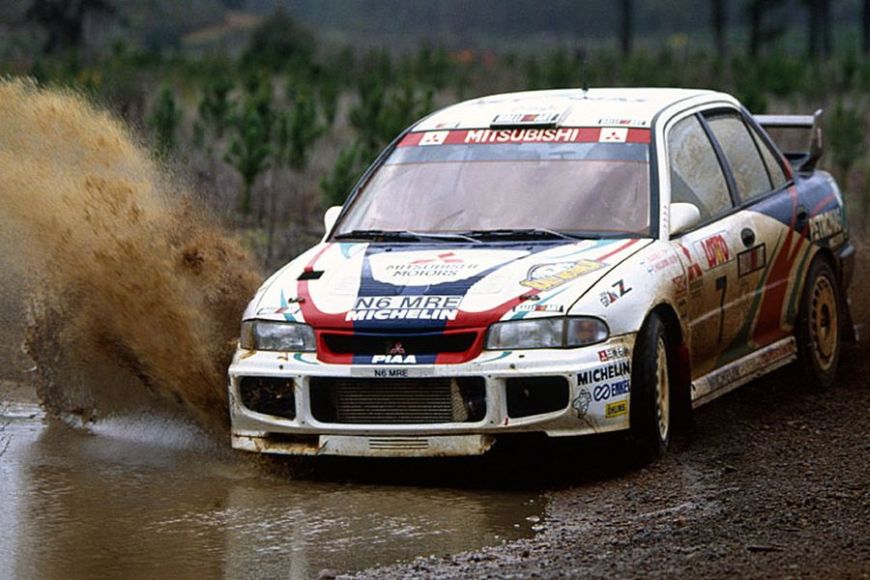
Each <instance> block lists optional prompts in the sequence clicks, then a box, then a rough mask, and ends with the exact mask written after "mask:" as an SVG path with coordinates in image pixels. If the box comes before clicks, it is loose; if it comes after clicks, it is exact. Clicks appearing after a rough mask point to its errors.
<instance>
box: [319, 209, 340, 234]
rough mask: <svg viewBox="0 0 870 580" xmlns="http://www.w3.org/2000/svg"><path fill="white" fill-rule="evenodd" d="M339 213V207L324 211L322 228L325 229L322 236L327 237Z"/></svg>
mask: <svg viewBox="0 0 870 580" xmlns="http://www.w3.org/2000/svg"><path fill="white" fill-rule="evenodd" d="M340 213H341V206H340V205H334V206H332V207H330V208H329V209H328V210H326V213H325V214H323V227H324V228H325V229H324V233H323V235H324V236H328V235H329V232H331V231H332V228H333V226H335V222H337V221H338V215H339V214H340Z"/></svg>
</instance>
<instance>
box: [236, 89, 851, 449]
mask: <svg viewBox="0 0 870 580" xmlns="http://www.w3.org/2000/svg"><path fill="white" fill-rule="evenodd" d="M817 121H818V114H817V115H816V116H799V115H786V116H756V117H753V116H751V115H750V114H749V113H748V112H747V110H746V109H745V108H744V107H743V106H741V104H740V103H739V102H738V101H737V100H735V99H734V98H733V97H731V96H729V95H727V94H723V93H717V92H712V91H702V90H677V89H592V90H579V89H577V90H555V91H541V92H525V93H515V94H505V95H497V96H490V97H483V98H478V99H474V100H471V101H468V102H464V103H460V104H457V105H453V106H450V107H447V108H445V109H443V110H441V111H438V112H436V113H434V114H432V115H430V116H428V117H426V118H424V119H423V120H421V121H419V122H417V123H416V124H414V125H413V126H411V127H410V128H409V129H408V130H406V131H405V132H404V133H403V134H401V135H399V136H398V137H397V138H396V140H395V141H394V142H393V143H392V144H391V145H390V146H389V147H387V149H386V150H385V151H384V152H383V153H382V154H381V155H380V156H379V157H378V159H377V160H376V161H375V163H374V164H373V165H372V166H371V167H370V168H369V169H368V171H367V172H366V173H365V174H364V175H363V177H362V179H361V180H360V181H359V183H358V184H357V185H356V187H355V188H354V190H353V191H352V192H351V194H350V196H349V198H348V200H347V202H346V203H345V204H344V206H343V207H341V208H338V207H335V208H330V209H329V210H328V211H327V212H326V218H325V221H326V235H325V236H324V238H323V240H322V242H321V243H320V244H318V245H317V246H315V247H313V248H311V249H310V250H308V251H307V252H305V253H304V254H302V255H301V256H299V257H298V258H296V259H295V260H293V261H291V262H290V263H289V264H287V265H286V266H285V267H283V268H282V269H281V270H280V271H278V272H277V273H275V274H274V275H273V276H272V277H271V278H269V279H268V280H267V281H266V282H265V283H264V284H263V286H262V288H261V289H260V290H259V291H258V292H257V294H256V296H254V298H253V300H252V301H251V302H250V304H249V306H248V307H247V309H246V311H245V313H244V317H243V321H242V329H241V338H240V341H239V346H238V350H237V352H236V354H235V358H234V359H233V362H232V366H231V367H230V369H229V399H230V416H231V422H232V445H233V447H235V448H237V449H244V450H247V451H254V452H262V453H279V454H326V455H354V456H394V457H395V456H405V457H408V456H447V455H476V454H482V453H484V452H486V451H487V450H488V449H490V447H491V446H492V445H493V444H495V443H497V442H498V440H499V437H500V436H502V435H506V434H523V433H539V434H540V433H544V434H546V435H548V436H550V437H568V436H579V435H590V434H599V433H608V432H617V431H622V432H624V433H625V434H626V436H627V439H628V440H629V441H630V442H631V444H632V445H634V449H635V450H636V451H637V452H638V453H639V454H643V455H644V456H650V457H654V456H656V455H657V454H659V453H661V452H663V451H664V450H666V448H667V446H668V442H669V439H670V437H671V434H672V430H673V425H674V422H675V416H676V415H677V414H678V413H683V412H686V413H688V412H690V411H691V409H692V408H693V407H697V406H699V405H702V404H704V403H707V402H709V401H711V400H713V399H715V398H716V397H718V396H720V395H722V394H724V393H727V392H728V391H730V390H731V389H734V388H735V387H738V386H740V385H742V384H744V383H746V382H748V381H750V380H752V379H753V378H755V377H758V376H760V375H762V374H764V373H767V372H769V371H771V370H773V369H776V368H778V367H781V366H784V365H786V364H788V363H792V362H793V361H794V362H795V365H796V367H797V368H798V369H799V370H800V371H801V372H800V374H799V375H798V374H797V373H796V375H797V376H799V377H800V380H802V381H805V382H807V383H813V384H816V385H819V386H822V387H825V386H828V385H830V383H831V382H832V381H833V379H834V375H835V372H836V370H837V363H838V359H839V357H840V349H841V339H845V338H849V337H850V336H851V333H852V324H851V319H850V316H849V312H848V302H847V300H846V295H845V292H846V288H847V286H848V284H849V281H850V278H851V275H852V267H853V262H854V259H853V255H854V247H853V246H852V244H851V243H850V241H849V234H848V230H847V224H846V214H845V208H844V204H843V196H842V194H841V192H840V190H839V188H838V187H837V184H836V183H835V182H834V180H833V179H832V178H831V176H830V175H829V174H827V173H825V172H823V171H819V170H817V169H816V168H815V165H816V161H817V160H818V158H819V156H820V155H821V131H820V129H819V127H818V124H817ZM771 136H773V137H775V138H776V141H774V139H772V138H771ZM801 136H803V137H804V138H805V142H804V143H802V144H799V146H796V147H795V146H792V147H789V148H787V149H786V150H785V151H784V152H783V151H782V150H781V149H780V147H779V146H777V143H784V142H785V141H786V140H788V139H786V138H789V137H790V138H791V139H790V141H792V142H795V141H799V140H800V138H801Z"/></svg>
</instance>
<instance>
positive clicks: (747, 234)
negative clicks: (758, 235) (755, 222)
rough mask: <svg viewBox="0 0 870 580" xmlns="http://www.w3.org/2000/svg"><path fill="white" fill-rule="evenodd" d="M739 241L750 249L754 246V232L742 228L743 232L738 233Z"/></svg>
mask: <svg viewBox="0 0 870 580" xmlns="http://www.w3.org/2000/svg"><path fill="white" fill-rule="evenodd" d="M740 239H741V240H743V245H744V246H746V247H747V248H751V247H752V246H753V245H754V244H755V232H753V231H752V230H750V229H749V228H743V231H741V232H740Z"/></svg>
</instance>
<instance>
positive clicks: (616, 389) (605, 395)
mask: <svg viewBox="0 0 870 580" xmlns="http://www.w3.org/2000/svg"><path fill="white" fill-rule="evenodd" d="M628 391H629V382H628V379H625V380H621V381H615V382H612V383H603V384H600V385H595V387H594V388H593V389H592V396H593V397H594V398H595V400H596V401H606V400H607V399H612V398H614V397H619V396H620V395H624V394H626V393H628Z"/></svg>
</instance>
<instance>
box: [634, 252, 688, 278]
mask: <svg viewBox="0 0 870 580" xmlns="http://www.w3.org/2000/svg"><path fill="white" fill-rule="evenodd" d="M679 262H680V260H679V258H677V257H676V256H675V255H673V254H668V255H667V256H665V257H664V258H659V259H654V258H653V259H649V260H644V261H643V262H641V263H640V265H641V266H642V267H643V268H644V269H645V270H646V272H647V274H654V273H656V272H661V271H662V270H665V269H666V268H670V267H671V266H674V265H676V264H679Z"/></svg>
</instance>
